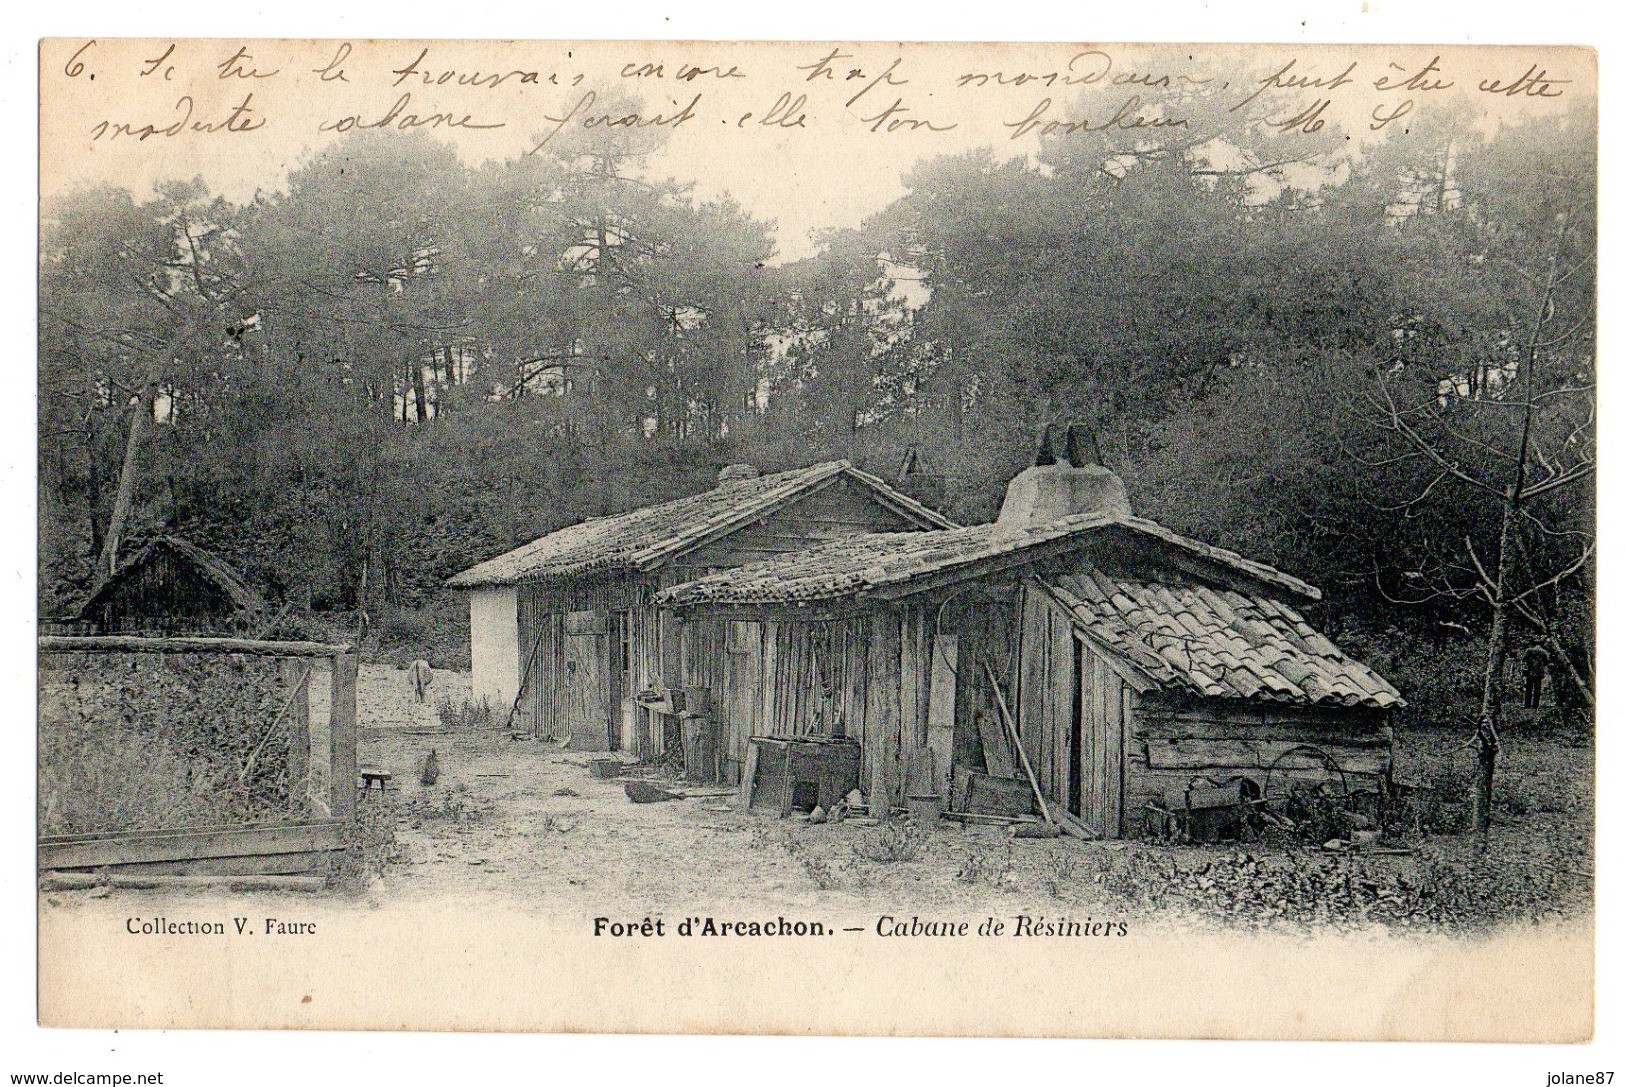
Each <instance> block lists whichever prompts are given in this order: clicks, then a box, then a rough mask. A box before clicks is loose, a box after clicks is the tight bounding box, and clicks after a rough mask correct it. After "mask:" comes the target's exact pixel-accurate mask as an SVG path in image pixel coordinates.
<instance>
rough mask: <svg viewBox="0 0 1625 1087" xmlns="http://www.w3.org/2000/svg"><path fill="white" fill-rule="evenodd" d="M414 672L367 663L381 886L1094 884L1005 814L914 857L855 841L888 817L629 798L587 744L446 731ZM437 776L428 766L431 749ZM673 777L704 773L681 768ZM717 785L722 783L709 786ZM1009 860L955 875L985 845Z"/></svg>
mask: <svg viewBox="0 0 1625 1087" xmlns="http://www.w3.org/2000/svg"><path fill="white" fill-rule="evenodd" d="M467 682H468V681H467V676H466V675H462V674H457V673H439V674H438V675H437V679H436V682H435V686H434V688H433V689H432V693H431V697H430V702H431V703H432V702H434V701H436V700H437V699H438V698H440V697H451V698H453V699H460V698H462V697H463V696H464V694H465V693H466V691H467ZM410 697H411V696H410V690H409V683H408V679H407V673H406V672H405V671H397V670H394V669H389V668H372V667H369V668H368V669H366V670H365V671H364V673H363V675H362V678H361V682H360V686H359V689H358V699H359V705H358V716H359V717H360V719H361V721H362V722H363V731H362V733H361V752H360V760H361V763H362V764H363V765H370V766H377V767H380V768H383V769H386V770H389V771H390V772H391V773H392V774H393V775H394V780H393V782H392V786H393V791H392V793H391V794H390V795H389V797H388V798H387V800H385V799H382V798H381V797H380V795H379V794H378V793H377V792H374V793H372V794H370V795H369V796H368V797H367V800H366V802H368V803H373V804H377V803H381V802H382V803H388V804H390V805H392V807H393V808H394V810H395V812H396V813H397V814H398V815H399V817H400V818H399V821H398V824H397V831H396V833H397V842H398V845H399V852H400V857H399V860H398V862H397V863H396V864H394V865H392V866H391V867H390V869H389V870H388V872H387V873H386V875H385V877H384V879H383V881H382V885H381V886H374V888H373V889H372V892H371V893H372V894H373V895H376V896H381V897H382V898H384V899H386V900H396V899H399V900H406V901H412V900H437V901H438V900H444V899H446V898H448V897H449V898H459V899H460V898H467V899H481V900H490V899H501V900H506V901H507V902H508V903H510V904H520V905H523V904H531V905H534V906H536V907H537V908H538V909H546V910H547V911H550V912H551V911H558V910H564V911H573V910H592V911H600V912H601V911H604V910H606V909H609V908H613V907H614V906H615V905H616V904H620V905H621V906H624V910H625V911H629V912H638V915H639V916H640V917H641V916H642V914H643V912H647V911H649V910H659V909H662V908H671V907H683V906H692V905H696V904H704V905H706V906H712V905H714V904H719V903H727V904H731V905H740V906H752V905H754V906H757V907H760V908H762V909H779V908H785V909H789V908H800V907H807V906H813V905H818V906H822V907H830V908H835V909H840V908H841V907H850V908H851V909H852V910H854V911H867V910H870V909H873V908H874V907H876V906H877V905H884V907H885V908H887V909H894V910H903V909H907V910H910V911H914V910H926V909H929V910H932V911H934V912H936V913H938V914H940V915H943V916H948V915H952V916H970V915H973V914H974V913H975V912H976V911H978V910H989V911H995V912H999V911H1003V912H1028V913H1032V912H1038V913H1044V912H1049V913H1054V912H1055V911H1056V909H1057V908H1058V907H1059V906H1061V905H1063V904H1064V905H1066V906H1067V907H1068V908H1081V907H1083V906H1086V905H1087V904H1088V903H1089V900H1090V899H1091V897H1092V896H1091V895H1090V894H1089V893H1088V892H1089V890H1090V888H1087V887H1084V886H1081V885H1076V884H1074V885H1072V886H1066V887H1063V888H1062V889H1061V894H1062V897H1061V898H1057V896H1056V895H1055V894H1053V893H1052V890H1051V888H1050V886H1049V884H1050V883H1051V882H1052V881H1053V876H1054V874H1055V873H1056V871H1057V869H1058V868H1059V867H1062V866H1064V865H1066V864H1067V863H1068V861H1067V860H1066V859H1064V858H1068V857H1071V858H1074V860H1073V862H1072V863H1077V861H1076V858H1077V857H1078V856H1079V855H1080V854H1081V853H1084V852H1087V851H1090V850H1101V849H1114V848H1117V847H1115V846H1113V845H1110V844H1101V845H1097V844H1092V843H1083V842H1078V841H1076V840H1073V839H1061V840H1053V841H1045V840H1021V841H1011V840H1010V839H1009V838H1008V836H1007V834H1006V832H1005V831H1004V829H1003V828H996V827H973V828H962V827H960V826H959V825H957V824H953V823H949V822H946V821H945V822H943V823H940V824H939V825H938V826H937V827H936V828H934V829H933V830H932V831H931V833H930V834H929V836H928V838H927V844H926V848H925V852H924V855H923V856H922V857H921V859H920V860H918V861H897V862H889V863H879V862H875V861H872V860H869V859H866V858H863V857H860V856H859V855H858V854H857V853H856V852H855V850H854V847H855V846H857V845H859V844H861V843H862V841H863V840H864V839H865V838H872V837H874V836H875V835H877V834H878V833H879V830H878V828H877V827H876V826H875V825H874V823H873V821H870V820H848V821H846V822H844V823H841V824H839V825H833V824H822V825H818V824H812V823H809V822H807V821H806V819H805V818H798V817H791V818H788V819H781V818H779V817H778V816H777V814H776V813H772V812H763V811H761V810H757V811H749V810H740V808H739V800H738V798H737V796H734V795H725V796H716V795H712V796H692V797H689V798H687V799H683V800H677V801H670V802H665V803H658V804H633V803H632V802H631V801H630V800H628V799H627V796H626V791H625V786H624V784H623V783H622V782H620V781H616V780H607V781H606V780H600V779H597V778H594V777H593V776H592V775H591V774H590V773H589V772H588V769H587V762H588V760H589V759H591V758H595V757H600V756H594V755H590V754H587V753H583V752H572V751H567V750H561V749H560V748H558V747H557V746H556V745H554V744H552V743H538V742H536V741H533V740H519V741H514V740H510V739H508V737H507V734H506V733H505V732H502V731H501V730H499V729H492V730H469V731H461V732H445V731H443V730H442V727H441V724H440V721H439V719H438V717H437V716H436V714H435V712H434V708H433V706H432V705H425V706H415V705H413V704H412V703H411V701H410ZM431 748H432V749H433V750H434V751H435V753H436V758H437V760H438V762H439V765H440V769H441V775H440V780H439V782H438V783H437V784H436V785H435V786H433V787H425V786H423V785H421V784H420V783H419V772H420V767H421V766H422V763H423V760H424V758H425V757H426V756H427V754H428V752H429V751H430V749H431ZM672 787H673V788H674V789H678V790H682V789H690V790H692V791H699V790H700V789H701V787H699V786H692V787H689V786H684V785H681V784H676V783H674V784H673V786H672ZM708 791H710V792H716V791H717V790H714V789H713V790H708ZM1007 853H1008V855H1009V858H1010V869H1009V872H1008V874H1006V875H1005V876H1004V877H1003V878H1002V879H1001V878H999V877H998V876H997V875H995V874H990V875H987V876H983V877H981V878H979V879H976V880H975V881H968V880H966V879H961V878H960V877H959V873H960V872H961V871H962V870H963V869H964V868H965V863H966V860H967V858H969V857H971V856H972V855H973V854H974V855H976V856H977V857H978V858H982V859H986V860H989V861H991V862H993V864H992V867H993V869H994V870H995V872H996V871H997V870H998V869H1000V868H1003V867H1004V865H1003V858H1004V856H1005V855H1006V854H1007Z"/></svg>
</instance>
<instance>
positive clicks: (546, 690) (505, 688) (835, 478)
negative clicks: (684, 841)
mask: <svg viewBox="0 0 1625 1087" xmlns="http://www.w3.org/2000/svg"><path fill="white" fill-rule="evenodd" d="M952 523H953V522H951V521H949V520H947V519H946V518H944V517H942V516H941V515H940V514H937V513H935V512H933V511H932V510H930V509H927V508H926V507H925V506H922V505H920V504H919V503H918V502H916V501H914V500H913V499H911V498H909V497H908V496H906V495H904V494H902V493H901V492H899V491H897V490H894V489H893V488H891V487H889V486H887V485H886V484H885V483H883V482H882V481H881V480H879V479H877V478H875V477H874V476H872V475H869V474H867V473H865V472H862V471H859V470H858V469H856V468H854V467H853V466H852V465H851V464H849V463H847V462H846V461H834V462H829V463H825V464H815V465H812V466H810V467H806V468H797V469H793V470H791V471H787V472H779V473H776V474H772V475H766V476H763V475H759V474H758V473H757V472H756V470H755V469H754V468H752V467H751V466H749V465H731V466H729V467H728V468H725V469H723V471H722V473H721V475H720V478H719V481H718V485H717V486H716V487H715V488H714V489H712V490H709V491H706V492H703V493H701V494H697V495H691V496H689V497H687V498H681V499H677V500H675V501H672V502H665V503H661V504H659V505H654V506H647V507H644V508H641V509H636V510H632V511H629V512H627V513H622V514H617V515H614V516H610V517H599V518H593V519H591V520H588V521H584V522H582V523H580V524H576V525H572V526H570V527H568V528H563V529H560V530H559V531H557V532H553V533H550V534H549V535H547V536H543V537H542V538H540V539H538V540H535V541H534V542H532V543H529V544H526V545H525V546H524V547H521V548H518V549H516V550H514V551H510V552H508V553H506V554H504V555H499V556H497V557H496V558H494V559H491V560H489V561H487V562H483V563H481V564H479V565H478V566H475V567H473V568H471V569H469V570H465V571H464V572H462V573H461V574H458V575H457V576H456V577H454V578H452V579H451V581H450V582H449V584H450V585H451V586H453V587H455V588H459V589H464V590H466V591H467V592H468V594H469V628H470V643H471V645H470V648H471V650H472V655H473V666H474V678H473V688H474V694H475V697H477V698H484V699H486V700H487V701H489V702H490V704H491V705H492V707H493V709H495V710H496V711H497V712H498V713H499V714H506V713H507V712H508V711H509V709H510V707H512V708H513V709H514V714H515V719H516V721H517V722H518V727H520V728H521V730H522V731H528V732H534V733H535V734H536V735H538V736H545V737H555V738H561V739H562V738H564V737H569V739H570V746H571V747H573V748H576V749H580V750H592V751H597V750H616V749H626V750H631V751H633V752H634V753H636V754H638V755H640V756H643V757H647V758H658V757H660V756H662V755H663V754H664V753H665V752H666V751H667V750H668V749H669V748H670V746H671V745H672V744H674V743H679V742H681V739H682V736H683V730H684V728H685V722H687V723H688V725H687V726H686V727H688V728H689V730H690V732H691V733H692V732H693V731H694V730H696V729H700V728H701V726H702V725H704V726H706V727H707V736H706V739H707V741H708V743H707V747H708V749H709V750H708V756H709V758H710V760H711V761H712V763H713V765H712V770H711V773H710V774H709V775H707V776H711V777H716V778H721V779H725V780H737V774H738V767H737V766H735V765H730V761H729V757H727V756H725V755H723V754H722V753H721V752H720V751H718V750H717V745H716V744H715V743H714V742H709V741H710V737H709V731H708V730H709V727H710V725H711V724H712V723H714V722H715V721H716V718H717V711H716V710H715V708H714V702H715V699H714V696H715V695H716V694H717V693H719V692H720V691H721V689H722V686H723V683H724V675H723V672H724V670H725V669H726V667H727V663H726V662H727V659H728V658H727V656H726V654H727V648H726V646H727V643H726V640H725V639H726V630H725V628H724V627H723V625H722V624H720V623H713V622H707V621H703V620H701V621H696V622H693V623H688V624H677V623H676V622H675V621H673V619H672V617H670V616H667V615H663V614H661V613H660V611H659V610H658V609H657V608H656V607H655V603H654V598H655V595H656V594H657V593H658V592H660V591H661V590H662V589H665V588H669V587H671V586H673V585H677V584H679V583H682V582H686V581H690V580H693V579H695V578H697V577H703V576H705V575H708V574H711V573H713V572H716V571H719V570H725V569H729V568H732V567H735V566H739V565H741V564H744V563H748V562H756V561H760V560H763V559H769V558H773V557H776V556H779V555H782V554H785V553H788V552H794V551H799V550H802V549H804V548H807V547H810V546H816V545H818V544H820V543H824V542H827V541H829V540H832V539H839V538H841V537H845V536H851V535H854V534H859V533H873V532H898V531H913V530H920V529H937V528H944V527H948V526H951V525H952Z"/></svg>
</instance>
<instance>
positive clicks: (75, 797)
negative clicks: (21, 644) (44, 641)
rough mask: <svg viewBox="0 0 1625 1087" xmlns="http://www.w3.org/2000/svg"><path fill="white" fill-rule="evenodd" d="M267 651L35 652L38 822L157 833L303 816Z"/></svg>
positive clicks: (47, 829) (280, 691) (281, 699)
mask: <svg viewBox="0 0 1625 1087" xmlns="http://www.w3.org/2000/svg"><path fill="white" fill-rule="evenodd" d="M287 696H288V687H287V684H286V683H285V682H284V681H283V679H282V678H281V672H280V666H279V665H278V664H277V662H276V661H274V660H266V659H260V658H244V657H233V656H223V655H222V656H159V655H155V654H130V653H108V654H93V653H74V654H46V655H43V656H42V657H41V660H40V711H39V768H40V792H39V796H40V811H39V815H40V828H41V831H42V832H44V833H84V832H89V831H102V830H106V831H116V830H138V829H139V830H160V829H172V828H177V827H184V826H200V825H207V824H213V823H240V822H252V821H256V820H263V819H274V818H296V817H298V816H300V815H303V814H305V807H304V802H303V800H302V798H300V797H297V796H293V795H291V792H292V791H291V790H290V788H289V778H288V748H289V743H288V735H289V734H288V726H289V722H288V719H287V718H284V717H279V716H278V715H279V713H280V712H281V710H282V707H283V706H284V705H285V704H286V701H287Z"/></svg>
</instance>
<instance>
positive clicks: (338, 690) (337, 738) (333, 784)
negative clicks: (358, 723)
mask: <svg viewBox="0 0 1625 1087" xmlns="http://www.w3.org/2000/svg"><path fill="white" fill-rule="evenodd" d="M359 668H360V659H359V658H358V657H357V656H356V654H354V653H344V654H341V655H340V656H337V657H334V658H333V701H332V703H331V708H330V710H329V724H328V732H329V734H330V735H329V751H330V754H329V757H328V780H329V786H330V788H331V798H332V804H331V808H332V812H333V816H334V818H338V819H342V818H347V817H348V816H349V815H350V813H351V812H353V811H355V787H356V727H355V680H356V672H357V671H358V670H359Z"/></svg>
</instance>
